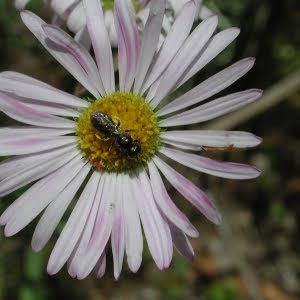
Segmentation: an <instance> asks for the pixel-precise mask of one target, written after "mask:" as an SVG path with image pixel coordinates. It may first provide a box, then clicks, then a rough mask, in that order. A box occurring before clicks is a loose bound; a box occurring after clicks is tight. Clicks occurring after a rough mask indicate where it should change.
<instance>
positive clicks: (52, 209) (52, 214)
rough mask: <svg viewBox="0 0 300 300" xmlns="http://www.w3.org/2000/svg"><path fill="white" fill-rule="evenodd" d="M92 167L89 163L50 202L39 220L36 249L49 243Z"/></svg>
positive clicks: (35, 242)
mask: <svg viewBox="0 0 300 300" xmlns="http://www.w3.org/2000/svg"><path fill="white" fill-rule="evenodd" d="M90 168H91V167H90V165H89V164H88V165H85V166H84V167H83V168H82V170H80V172H79V173H78V174H77V175H76V176H75V177H74V178H73V180H72V181H71V182H70V183H69V184H68V185H67V186H66V188H65V189H64V190H63V191H62V192H61V193H60V194H59V195H58V197H57V198H56V199H55V200H54V201H52V202H51V203H50V204H49V206H48V207H47V209H46V210H45V212H44V213H43V215H42V217H41V219H40V220H39V222H38V224H37V226H36V228H35V231H34V234H33V237H32V241H31V246H32V249H33V250H34V251H40V250H42V249H43V248H44V246H45V245H46V244H47V242H48V241H49V239H50V238H51V236H52V234H53V232H54V231H55V229H56V227H57V225H58V223H59V222H60V220H61V218H62V216H63V215H64V213H65V212H66V210H67V208H68V206H69V205H70V203H71V201H72V200H73V198H74V197H75V195H76V193H77V191H78V190H79V188H80V186H81V185H82V183H83V181H84V179H85V178H86V176H87V174H88V173H89V171H90Z"/></svg>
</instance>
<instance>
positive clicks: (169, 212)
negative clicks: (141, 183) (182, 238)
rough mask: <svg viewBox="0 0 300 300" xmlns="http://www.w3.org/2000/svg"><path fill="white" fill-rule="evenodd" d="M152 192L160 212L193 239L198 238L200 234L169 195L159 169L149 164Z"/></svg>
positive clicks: (151, 163)
mask: <svg viewBox="0 0 300 300" xmlns="http://www.w3.org/2000/svg"><path fill="white" fill-rule="evenodd" d="M148 168H149V173H150V179H151V186H152V191H153V194H154V199H155V201H156V204H157V206H158V207H159V208H160V211H161V212H162V213H163V214H164V215H165V216H166V217H167V218H168V219H169V221H170V222H172V223H173V224H174V225H175V226H176V227H178V228H179V229H180V230H182V231H183V232H185V233H186V234H187V235H189V236H191V237H198V236H199V232H198V231H197V229H196V228H195V227H194V226H193V224H192V223H191V222H190V221H189V219H188V218H187V217H186V216H185V215H184V214H183V213H182V212H181V211H180V210H179V209H178V208H177V207H176V206H175V204H174V203H173V201H172V200H171V198H170V197H169V195H168V192H167V190H166V188H165V185H164V183H163V181H162V179H161V177H160V175H159V172H158V170H157V168H156V167H155V165H154V163H153V162H150V163H149V164H148Z"/></svg>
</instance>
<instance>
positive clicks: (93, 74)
mask: <svg viewBox="0 0 300 300" xmlns="http://www.w3.org/2000/svg"><path fill="white" fill-rule="evenodd" d="M42 28H43V29H44V32H45V34H46V36H47V37H48V38H49V39H50V40H51V41H53V42H54V43H56V44H57V45H59V46H60V47H62V48H63V49H64V50H65V51H67V52H68V53H69V54H70V55H71V56H73V57H74V59H75V60H76V61H77V62H78V63H79V64H80V65H81V67H82V68H83V69H84V71H85V72H86V74H87V76H88V78H89V80H90V81H91V82H92V83H93V85H94V86H95V87H96V88H97V90H98V92H99V93H100V95H105V91H104V87H103V84H102V81H101V78H100V74H99V71H98V69H97V66H96V64H95V62H94V60H93V58H92V57H91V55H90V53H89V52H88V51H87V50H86V49H85V48H84V47H83V46H82V45H81V44H79V43H78V42H76V41H75V40H74V39H73V38H72V37H71V36H70V35H68V34H67V33H66V32H64V31H63V30H61V29H60V28H59V27H57V26H54V25H42Z"/></svg>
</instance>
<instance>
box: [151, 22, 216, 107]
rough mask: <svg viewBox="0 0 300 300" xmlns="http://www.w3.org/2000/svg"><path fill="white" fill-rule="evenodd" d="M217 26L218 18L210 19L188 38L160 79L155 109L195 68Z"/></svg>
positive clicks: (152, 104)
mask: <svg viewBox="0 0 300 300" xmlns="http://www.w3.org/2000/svg"><path fill="white" fill-rule="evenodd" d="M217 25H218V18H217V17H216V16H212V17H209V18H207V19H206V20H204V21H203V22H202V23H201V24H199V25H198V27H197V28H196V29H195V30H194V31H193V32H192V33H191V35H190V36H189V37H188V38H187V40H186V41H185V42H184V44H183V45H182V47H181V48H180V50H179V51H178V53H177V54H176V56H175V57H174V59H173V60H172V63H171V64H170V65H169V66H168V68H167V69H166V71H165V72H164V73H163V75H162V77H161V79H160V84H159V87H158V89H157V92H156V94H155V97H154V99H153V100H152V102H151V106H152V107H153V108H155V107H156V106H157V105H158V104H159V103H160V101H161V100H162V99H163V98H164V97H165V96H167V95H168V94H169V93H170V92H172V91H173V90H174V88H175V87H176V86H177V84H178V82H180V80H181V78H182V76H184V74H185V73H186V72H188V71H189V70H190V68H192V67H193V64H194V60H195V59H196V57H197V56H198V55H199V53H200V51H201V50H202V49H203V47H204V46H205V44H206V43H207V41H208V40H209V38H210V37H211V36H212V34H213V32H214V31H215V29H216V27H217Z"/></svg>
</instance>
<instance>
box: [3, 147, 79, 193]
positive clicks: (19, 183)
mask: <svg viewBox="0 0 300 300" xmlns="http://www.w3.org/2000/svg"><path fill="white" fill-rule="evenodd" d="M53 152H54V153H53V154H52V153H47V154H46V155H42V156H40V157H38V160H37V161H33V162H32V165H29V166H28V165H27V168H26V169H24V168H23V169H21V170H19V169H15V172H14V173H12V174H11V175H10V176H8V177H6V178H5V179H3V180H2V181H1V182H0V197H3V196H5V195H8V194H10V193H11V192H13V191H15V190H17V189H19V188H20V187H23V186H25V185H26V184H28V183H31V182H33V181H35V180H37V179H40V178H42V177H44V176H47V175H49V174H50V173H52V172H53V171H55V170H57V169H59V168H60V167H62V166H63V165H64V164H66V163H67V162H68V161H70V160H71V159H72V158H74V157H75V156H76V155H78V149H76V146H75V145H74V146H73V147H72V148H71V147H65V148H62V149H59V150H58V151H53ZM41 158H45V159H47V160H42V159H41ZM26 163H28V160H27V162H25V165H26Z"/></svg>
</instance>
